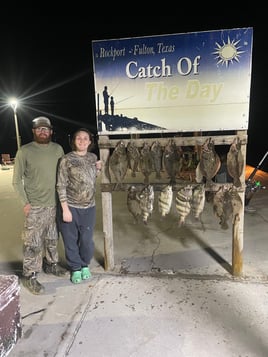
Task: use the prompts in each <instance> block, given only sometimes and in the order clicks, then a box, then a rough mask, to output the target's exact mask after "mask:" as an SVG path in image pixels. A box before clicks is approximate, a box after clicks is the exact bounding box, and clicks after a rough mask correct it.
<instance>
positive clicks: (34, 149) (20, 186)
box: [12, 141, 64, 207]
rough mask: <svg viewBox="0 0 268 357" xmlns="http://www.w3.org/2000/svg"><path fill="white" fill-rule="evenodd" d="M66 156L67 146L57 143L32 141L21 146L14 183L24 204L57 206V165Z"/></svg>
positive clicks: (16, 158) (14, 173) (17, 157)
mask: <svg viewBox="0 0 268 357" xmlns="http://www.w3.org/2000/svg"><path fill="white" fill-rule="evenodd" d="M63 155H64V151H63V148H62V147H61V146H60V145H59V144H57V143H54V142H50V143H49V144H38V143H36V142H35V141H32V142H30V143H28V144H26V145H23V146H21V148H20V149H19V150H18V151H17V154H16V157H15V164H14V170H13V179H12V184H13V188H14V190H15V192H17V194H18V195H19V197H20V199H21V201H22V204H23V205H25V204H27V203H30V204H31V205H33V206H41V207H51V206H55V205H56V173H57V165H58V161H59V159H60V158H61V157H62V156H63Z"/></svg>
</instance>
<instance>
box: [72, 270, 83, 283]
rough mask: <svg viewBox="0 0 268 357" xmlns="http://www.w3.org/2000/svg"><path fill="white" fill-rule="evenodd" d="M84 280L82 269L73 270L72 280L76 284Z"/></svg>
mask: <svg viewBox="0 0 268 357" xmlns="http://www.w3.org/2000/svg"><path fill="white" fill-rule="evenodd" d="M81 281H82V273H81V270H77V271H73V272H72V276H71V282H72V283H74V284H79V283H81Z"/></svg>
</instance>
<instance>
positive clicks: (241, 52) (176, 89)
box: [92, 27, 253, 135]
mask: <svg viewBox="0 0 268 357" xmlns="http://www.w3.org/2000/svg"><path fill="white" fill-rule="evenodd" d="M252 43H253V28H251V27H247V28H236V29H223V30H215V31H204V32H191V33H182V34H169V35H159V36H151V37H147V36H146V37H133V38H122V39H112V40H96V41H92V51H93V53H92V54H93V69H94V84H95V94H96V120H97V127H98V134H99V135H107V133H108V134H122V133H163V132H202V131H225V130H246V129H248V123H249V101H250V85H251V62H252ZM105 97H106V103H104V99H105Z"/></svg>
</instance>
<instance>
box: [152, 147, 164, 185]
mask: <svg viewBox="0 0 268 357" xmlns="http://www.w3.org/2000/svg"><path fill="white" fill-rule="evenodd" d="M151 155H152V160H153V168H154V171H155V178H156V179H157V180H160V179H161V170H162V158H163V149H162V147H161V144H160V142H159V141H158V140H156V141H154V142H153V143H152V146H151Z"/></svg>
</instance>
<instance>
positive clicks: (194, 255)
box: [0, 169, 268, 357]
mask: <svg viewBox="0 0 268 357" xmlns="http://www.w3.org/2000/svg"><path fill="white" fill-rule="evenodd" d="M259 174H260V175H261V176H260V177H261V180H262V184H264V185H268V179H267V176H268V174H266V173H263V172H259ZM11 178H12V169H10V170H0V215H1V225H0V233H1V250H0V267H1V273H2V274H15V275H17V276H19V277H20V276H21V268H22V267H21V259H22V255H21V247H22V244H21V240H20V232H21V228H22V225H23V215H22V208H21V206H20V204H19V203H18V201H17V199H16V197H15V194H14V192H13V189H12V186H11ZM267 203H268V190H262V191H259V192H257V193H256V194H255V195H254V196H253V198H252V200H251V202H250V205H252V206H254V207H255V208H256V209H257V211H256V212H255V213H253V214H251V213H250V214H249V213H245V215H244V251H243V274H242V275H241V277H233V276H232V275H231V264H232V232H231V229H232V228H231V224H230V227H229V228H228V230H222V229H221V228H220V226H219V222H218V220H217V218H216V217H215V216H214V215H213V212H212V206H211V204H210V203H206V205H205V210H204V212H203V215H202V224H201V222H200V221H198V222H195V221H193V220H192V218H191V217H188V218H187V221H186V225H185V226H184V227H181V228H178V226H177V223H176V210H175V207H172V211H171V213H170V214H169V216H168V217H167V219H164V220H161V219H160V216H159V214H158V212H157V208H155V210H154V212H153V214H152V217H150V219H149V222H148V225H147V226H145V225H143V224H140V223H138V224H134V223H133V219H132V217H131V216H130V214H129V212H128V211H127V207H126V193H125V192H116V193H113V224H114V227H113V228H114V257H115V269H114V270H113V271H105V270H104V269H103V261H104V258H103V257H104V247H103V244H104V243H103V233H102V210H101V194H100V190H99V189H98V193H97V210H98V214H97V216H98V220H97V225H96V230H95V243H96V252H95V253H96V254H95V258H94V260H93V261H92V264H91V270H92V273H93V277H92V279H91V280H89V281H86V282H83V283H82V284H79V285H74V284H72V283H71V282H70V279H69V275H68V274H67V275H66V276H65V277H61V278H56V277H54V276H49V275H46V274H44V273H42V274H40V276H39V280H40V282H42V283H43V284H44V285H45V288H46V292H45V294H44V295H40V296H35V295H32V294H30V293H29V292H28V291H27V290H26V289H25V288H24V287H23V286H22V285H20V311H21V321H22V331H23V335H22V337H21V338H20V339H19V340H18V342H17V343H16V345H14V347H13V348H12V350H11V351H10V352H9V354H8V355H9V356H11V357H13V356H14V357H19V356H27V357H28V356H29V357H30V356H35V357H39V356H40V357H41V356H46V357H50V356H51V357H52V356H57V357H63V356H73V357H77V356H90V357H106V356H107V357H108V356H109V357H121V356H122V357H130V356H131V357H151V356H155V357H158V356H159V357H160V356H161V357H162V356H166V357H195V356H197V357H211V356H213V357H217V356H219V357H223V356H224V357H226V356H228V357H267V356H268V342H267V335H268V279H267V272H268V259H267V252H268V235H267V231H268V204H267ZM59 251H60V256H61V260H62V263H63V264H65V260H64V251H63V244H62V240H60V242H59ZM1 357H2V356H1Z"/></svg>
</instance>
